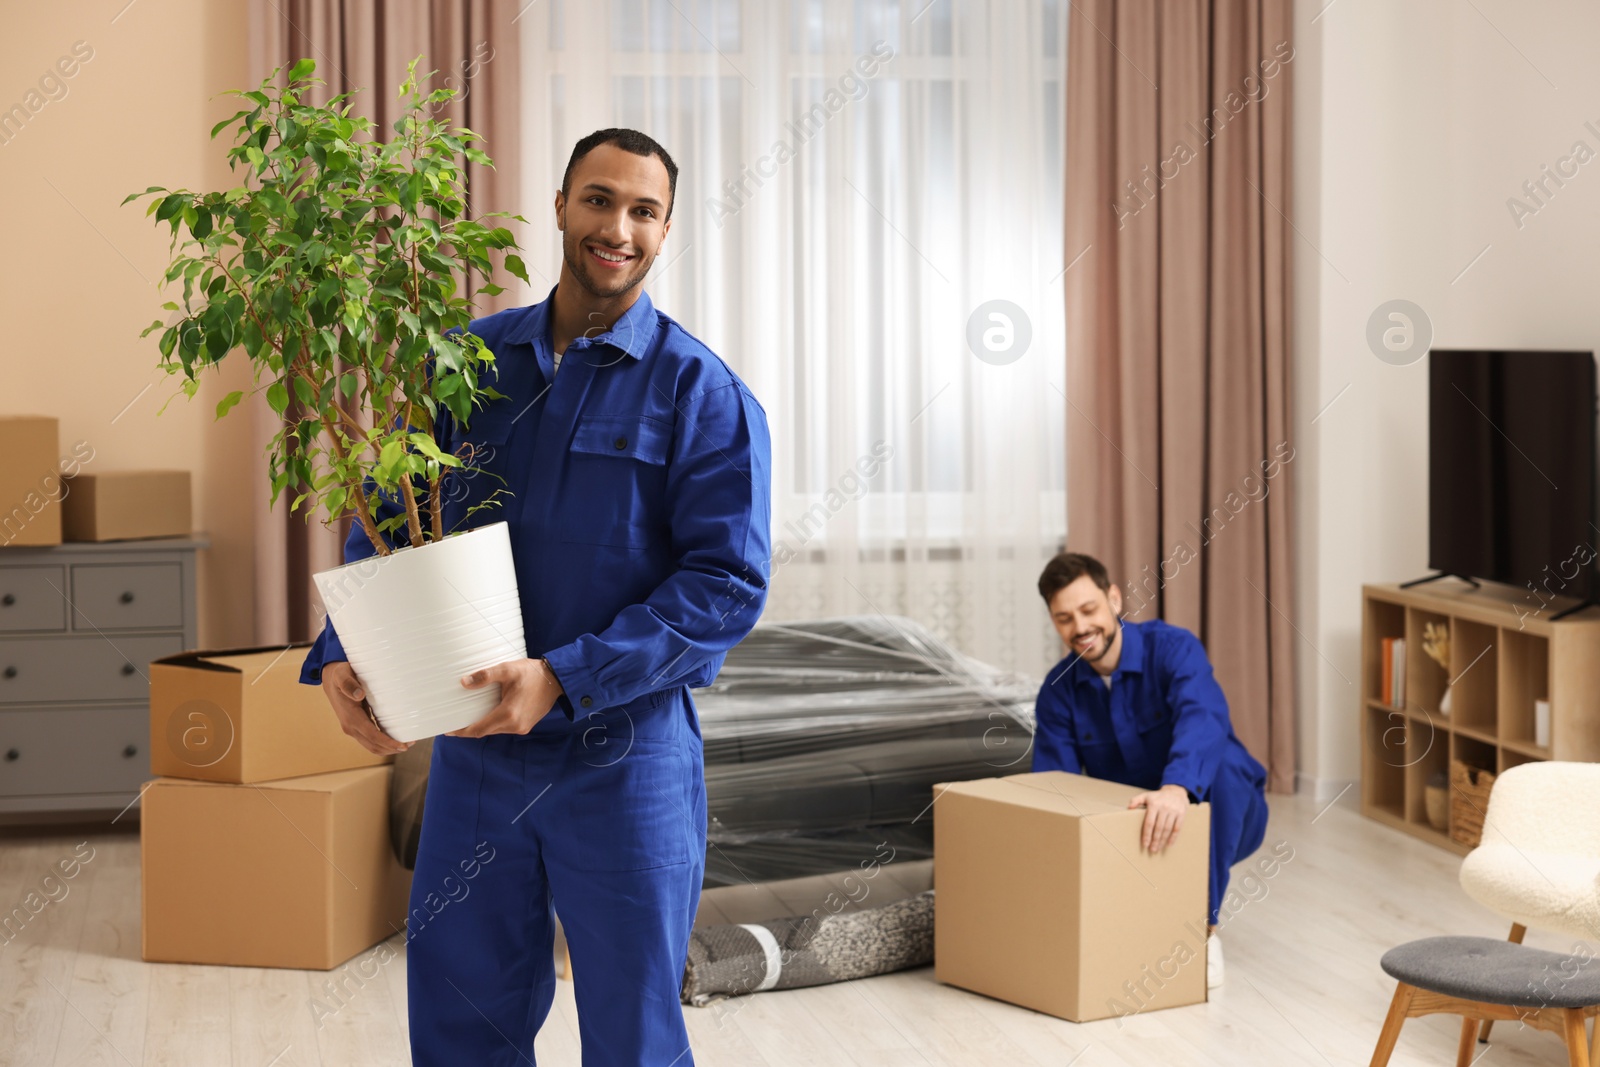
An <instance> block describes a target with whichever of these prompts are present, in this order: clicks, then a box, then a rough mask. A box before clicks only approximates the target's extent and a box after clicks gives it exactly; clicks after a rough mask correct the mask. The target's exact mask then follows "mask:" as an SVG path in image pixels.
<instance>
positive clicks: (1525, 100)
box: [1290, 0, 1600, 803]
mask: <svg viewBox="0 0 1600 1067" xmlns="http://www.w3.org/2000/svg"><path fill="white" fill-rule="evenodd" d="M1319 13H1320V15H1319ZM1313 19H1315V22H1313ZM1597 39H1600V7H1597V6H1596V5H1595V4H1593V3H1584V2H1579V0H1546V2H1541V3H1540V4H1538V5H1536V6H1535V5H1527V4H1520V3H1517V2H1516V0H1472V2H1471V3H1463V2H1461V0H1333V3H1332V4H1329V3H1328V0H1297V4H1296V27H1295V46H1296V57H1295V77H1296V83H1295V93H1296V94H1297V95H1296V100H1295V116H1294V117H1295V137H1296V145H1295V160H1294V163H1295V168H1296V172H1295V182H1294V195H1295V201H1296V202H1295V205H1294V207H1293V208H1292V210H1291V211H1290V215H1291V217H1292V218H1293V219H1294V220H1295V225H1296V227H1297V228H1298V230H1299V233H1300V235H1301V236H1300V237H1299V238H1298V239H1297V243H1296V249H1295V257H1294V270H1295V272H1296V293H1295V316H1296V322H1295V349H1296V352H1295V386H1294V387H1295V394H1296V395H1295V408H1296V410H1295V416H1296V418H1295V425H1296V426H1297V427H1298V431H1297V432H1298V433H1299V435H1300V438H1301V441H1302V442H1303V446H1304V454H1305V456H1306V459H1305V461H1304V463H1303V464H1302V463H1301V462H1298V461H1297V462H1296V469H1297V471H1298V473H1299V478H1300V481H1299V483H1298V486H1297V492H1298V496H1297V498H1296V504H1295V506H1296V513H1297V515H1296V517H1297V520H1298V528H1299V542H1298V550H1299V555H1298V560H1299V562H1298V569H1299V579H1300V582H1299V594H1300V595H1299V602H1298V604H1297V606H1296V615H1297V621H1296V625H1297V626H1298V628H1299V630H1300V632H1301V634H1302V638H1303V640H1302V641H1301V643H1300V646H1299V660H1298V664H1299V678H1300V683H1299V684H1300V700H1299V706H1300V717H1301V718H1300V722H1301V752H1300V768H1301V775H1302V782H1303V786H1302V787H1303V788H1308V787H1309V788H1313V789H1315V790H1316V791H1317V792H1319V793H1321V794H1322V795H1323V796H1326V797H1329V798H1331V797H1332V796H1333V795H1334V794H1335V793H1337V792H1338V791H1339V789H1340V788H1342V787H1343V785H1344V784H1345V783H1346V782H1350V781H1354V780H1355V779H1356V778H1357V777H1358V775H1359V758H1358V757H1359V751H1358V747H1357V740H1358V736H1359V735H1358V726H1357V723H1358V720H1357V717H1356V711H1357V705H1358V694H1357V691H1356V683H1357V680H1358V679H1357V672H1358V669H1359V662H1360V661H1359V647H1358V645H1359V636H1360V588H1361V584H1362V583H1363V582H1379V581H1394V580H1404V579H1406V578H1410V577H1416V576H1420V575H1422V574H1425V573H1427V438H1426V429H1427V361H1426V360H1421V361H1418V362H1416V363H1414V364H1412V365H1410V366H1404V367H1397V366H1391V365H1389V364H1386V363H1384V362H1382V361H1380V360H1379V359H1377V358H1376V357H1375V356H1374V355H1373V353H1372V352H1371V350H1370V349H1369V348H1368V347H1367V343H1366V339H1365V334H1366V325H1367V320H1368V317H1369V316H1370V315H1371V314H1372V312H1373V310H1374V309H1375V308H1377V306H1378V305H1379V304H1382V303H1383V302H1385V301H1387V300H1390V299H1394V298H1404V299H1408V300H1411V301H1413V302H1415V303H1416V304H1418V305H1420V306H1421V307H1422V308H1423V310H1424V311H1425V312H1426V313H1427V315H1428V317H1429V318H1430V319H1431V321H1432V325H1433V336H1434V340H1433V344H1434V347H1436V348H1454V347H1480V346H1504V347H1508V348H1582V349H1595V350H1600V62H1596V60H1595V59H1594V58H1593V45H1594V42H1595V41H1596V40H1597ZM1590 121H1592V122H1593V123H1594V129H1593V130H1591V129H1588V128H1586V127H1585V125H1584V124H1585V122H1590ZM1578 141H1582V142H1584V143H1585V144H1586V145H1587V148H1588V149H1589V150H1591V151H1592V152H1593V153H1594V159H1593V160H1592V161H1590V162H1588V163H1587V164H1586V165H1582V166H1578V167H1577V174H1576V176H1575V177H1572V178H1570V179H1565V181H1566V184H1565V186H1564V187H1562V188H1559V189H1557V188H1556V187H1555V186H1554V184H1553V183H1552V184H1550V185H1549V186H1548V188H1550V189H1551V190H1553V193H1554V195H1552V196H1550V197H1549V198H1548V199H1547V200H1546V203H1545V205H1544V206H1543V207H1540V208H1539V209H1538V211H1537V213H1536V214H1534V215H1532V216H1530V217H1525V218H1524V219H1522V225H1521V226H1520V228H1519V226H1518V224H1517V222H1516V221H1514V220H1513V218H1512V215H1511V213H1510V211H1509V210H1508V208H1507V200H1508V198H1511V197H1514V196H1516V197H1524V198H1525V194H1524V193H1523V190H1522V185H1523V183H1524V182H1525V181H1528V180H1537V179H1539V178H1541V177H1542V176H1543V174H1542V172H1541V169H1540V168H1541V165H1545V164H1548V165H1549V166H1550V167H1552V168H1555V167H1556V165H1557V161H1558V160H1559V159H1560V158H1562V157H1566V156H1568V155H1569V154H1570V153H1572V152H1573V150H1574V144H1575V142H1578ZM1530 203H1531V201H1530ZM1486 246H1487V248H1488V251H1487V252H1484V253H1483V255H1482V258H1480V259H1478V260H1477V262H1476V263H1475V264H1473V265H1472V266H1471V268H1470V269H1467V268H1468V264H1469V263H1472V261H1473V259H1474V257H1476V256H1478V255H1479V253H1480V252H1482V251H1483V250H1484V248H1485V247H1486ZM1463 270H1465V274H1463V273H1462V271H1463ZM1346 386H1348V387H1349V388H1348V390H1347V391H1345V392H1344V394H1343V395H1342V396H1340V397H1339V399H1337V400H1336V401H1334V398H1335V396H1337V395H1338V394H1339V393H1340V391H1341V390H1343V389H1345V387H1346ZM1330 401H1334V402H1333V403H1332V406H1331V407H1328V408H1327V410H1326V411H1323V408H1324V406H1325V405H1327V404H1328V403H1329V402H1330ZM1319 412H1322V414H1321V416H1320V417H1318V413H1319ZM1313 418H1316V420H1317V421H1316V422H1315V424H1312V419H1313ZM1354 796H1355V793H1354V791H1352V792H1351V793H1350V794H1348V795H1347V796H1346V798H1345V802H1346V803H1351V802H1353V800H1354Z"/></svg>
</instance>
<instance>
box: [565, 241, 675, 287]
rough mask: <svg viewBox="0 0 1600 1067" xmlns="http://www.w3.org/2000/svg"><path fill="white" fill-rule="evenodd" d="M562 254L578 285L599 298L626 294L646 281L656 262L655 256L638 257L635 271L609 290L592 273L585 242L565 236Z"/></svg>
mask: <svg viewBox="0 0 1600 1067" xmlns="http://www.w3.org/2000/svg"><path fill="white" fill-rule="evenodd" d="M561 254H562V256H563V257H564V258H565V259H566V261H567V267H568V268H569V269H571V271H572V276H573V277H574V278H576V279H578V284H579V285H581V286H583V288H584V290H585V291H586V292H587V293H588V294H589V295H590V296H598V297H613V296H621V295H622V294H623V293H626V292H627V291H628V290H629V289H632V288H633V287H634V286H636V285H638V284H639V283H641V282H643V281H644V276H645V275H646V274H649V273H650V268H651V267H652V266H653V265H654V264H655V261H656V257H655V256H654V255H652V256H651V257H650V258H649V259H646V258H644V257H643V256H639V257H637V263H636V264H635V266H634V269H633V270H631V271H629V272H628V273H627V275H625V276H624V277H622V278H618V279H617V280H616V281H615V282H613V283H612V285H611V288H609V289H608V288H606V287H605V286H603V285H602V284H601V283H600V280H599V279H597V278H596V277H595V276H594V275H593V274H592V273H591V271H592V270H593V267H592V265H591V264H590V263H589V255H588V253H587V252H585V251H584V250H583V242H582V241H580V240H579V239H578V238H576V237H571V236H568V235H565V234H563V235H562V241H561Z"/></svg>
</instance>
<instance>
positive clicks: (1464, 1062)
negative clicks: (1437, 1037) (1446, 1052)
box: [1456, 1015, 1478, 1067]
mask: <svg viewBox="0 0 1600 1067" xmlns="http://www.w3.org/2000/svg"><path fill="white" fill-rule="evenodd" d="M1477 1036H1478V1020H1476V1019H1474V1018H1471V1017H1470V1016H1466V1015H1463V1016H1462V1017H1461V1044H1460V1045H1459V1046H1458V1047H1457V1048H1456V1067H1472V1053H1473V1051H1474V1050H1475V1048H1476V1043H1475V1042H1474V1040H1473V1039H1474V1038H1475V1037H1477Z"/></svg>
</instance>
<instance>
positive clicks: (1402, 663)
mask: <svg viewBox="0 0 1600 1067" xmlns="http://www.w3.org/2000/svg"><path fill="white" fill-rule="evenodd" d="M1391 650H1392V652H1393V655H1394V666H1393V667H1392V668H1390V672H1389V673H1390V675H1391V676H1392V678H1393V680H1394V687H1393V688H1392V689H1390V690H1389V703H1390V704H1391V705H1393V706H1394V707H1397V708H1403V707H1405V704H1406V639H1405V638H1403V637H1397V638H1395V639H1394V644H1393V645H1392V646H1391Z"/></svg>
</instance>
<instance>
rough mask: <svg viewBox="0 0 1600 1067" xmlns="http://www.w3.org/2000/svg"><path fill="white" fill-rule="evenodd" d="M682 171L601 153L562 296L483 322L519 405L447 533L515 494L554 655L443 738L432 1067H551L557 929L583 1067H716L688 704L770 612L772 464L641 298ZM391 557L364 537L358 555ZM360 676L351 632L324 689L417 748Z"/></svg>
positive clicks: (654, 153)
mask: <svg viewBox="0 0 1600 1067" xmlns="http://www.w3.org/2000/svg"><path fill="white" fill-rule="evenodd" d="M677 173H678V171H677V167H676V165H675V164H674V163H673V162H672V159H671V157H670V156H668V155H667V153H666V151H665V150H664V149H662V147H661V146H660V145H659V144H657V143H656V142H655V141H653V140H651V139H650V138H649V137H647V136H645V135H644V134H641V133H638V132H636V131H633V130H615V129H613V130H601V131H599V132H597V133H594V134H591V135H590V136H588V137H586V138H584V139H583V140H582V141H580V142H578V144H577V146H576V147H575V148H574V149H573V152H572V157H571V160H570V162H569V163H568V165H567V171H566V174H565V176H564V177H563V179H562V185H561V190H560V192H559V193H557V195H556V198H555V215H556V223H557V225H558V227H559V228H560V229H561V232H562V251H563V259H564V262H563V264H562V267H561V275H560V279H559V281H558V283H557V285H556V287H555V289H554V290H553V291H552V292H551V294H550V295H549V296H548V297H547V298H546V299H545V300H544V302H542V303H539V304H535V305H533V306H531V307H526V308H517V309H514V310H510V311H504V312H500V313H498V314H495V315H491V316H489V317H487V318H484V319H480V320H478V321H476V322H474V323H473V325H472V331H473V332H474V333H475V334H477V335H479V336H481V337H482V338H483V339H484V341H485V343H486V344H487V346H488V347H489V349H490V350H492V351H493V352H494V353H495V356H496V363H495V367H496V371H495V380H494V381H493V384H494V386H495V388H496V389H498V390H499V392H501V393H503V394H505V396H506V399H505V400H497V401H494V402H492V403H490V405H489V406H488V407H486V408H485V409H483V410H482V411H480V412H478V413H476V414H475V415H473V417H472V419H471V425H470V428H462V427H459V426H454V425H442V426H441V428H440V430H439V437H440V439H441V440H440V444H441V446H442V447H443V448H444V449H445V450H446V451H449V452H457V453H458V454H463V455H465V454H467V453H468V450H469V449H470V450H473V451H474V452H475V454H476V455H477V456H478V460H477V461H476V462H477V464H478V465H479V466H480V467H481V468H482V471H481V472H480V473H479V474H478V475H477V476H476V477H472V478H468V479H465V480H463V481H462V482H460V483H458V484H457V485H456V487H455V488H456V489H457V490H458V491H457V492H455V493H453V494H452V496H451V497H450V500H451V503H450V505H449V507H448V508H447V509H446V521H447V526H448V528H451V529H459V528H464V527H463V524H462V523H463V517H464V516H465V515H466V512H467V509H468V508H469V507H472V506H474V505H476V504H478V503H481V502H482V501H483V499H484V498H485V497H486V496H487V495H488V493H489V492H490V490H491V487H504V488H505V489H508V490H509V491H510V494H511V495H510V496H509V497H507V496H505V495H502V496H501V497H500V500H501V501H502V504H501V506H500V507H498V508H490V509H485V510H483V511H479V512H477V513H476V514H475V515H474V520H475V522H476V523H484V522H493V521H500V520H504V521H506V522H507V523H509V525H510V529H511V538H512V553H513V558H514V561H515V566H516V572H517V585H518V589H519V591H520V594H521V599H522V608H523V624H524V627H525V632H526V638H527V644H528V649H529V651H530V652H531V653H534V654H535V655H536V656H537V658H531V659H526V660H521V661H517V662H513V663H506V664H501V665H499V666H496V667H491V668H489V669H487V670H484V671H480V672H477V673H476V674H475V675H472V676H469V677H468V678H465V679H463V680H462V684H464V685H467V686H469V687H479V686H486V685H495V684H498V685H499V686H500V701H499V703H498V704H497V705H496V706H495V708H494V709H493V710H492V711H490V712H489V713H488V715H486V716H485V717H484V718H483V719H482V720H481V721H480V722H478V723H476V724H474V725H472V726H470V727H467V728H465V729H462V730H457V731H454V732H452V733H450V734H447V735H444V736H440V737H438V738H436V739H435V741H434V746H433V756H432V763H431V765H430V771H429V781H428V791H427V801H426V806H425V811H424V814H423V821H422V832H421V838H420V841H419V844H418V851H417V862H416V872H415V876H414V881H413V885H412V892H411V902H410V907H411V911H410V915H411V916H412V920H413V921H409V922H408V924H407V925H408V931H407V979H408V994H409V1005H410V1029H411V1052H412V1062H413V1063H414V1064H418V1065H429V1067H432V1065H446V1064H447V1065H450V1067H457V1065H460V1064H473V1065H474V1067H478V1065H491V1064H508V1065H509V1064H531V1063H533V1044H534V1035H535V1034H536V1033H537V1032H538V1030H539V1027H540V1026H541V1025H542V1024H543V1022H544V1020H545V1018H546V1016H547V1015H548V1013H549V1011H550V1006H551V1002H552V1000H553V998H554V995H555V981H556V980H555V973H554V966H553V937H554V931H555V924H554V918H553V914H552V911H553V910H555V911H559V913H560V916H561V921H562V924H563V926H564V928H565V932H566V936H567V941H568V945H569V949H570V952H571V957H572V965H573V973H574V982H575V984H576V989H575V993H576V998H577V1006H578V1021H579V1031H580V1036H581V1039H582V1045H583V1062H584V1063H585V1064H586V1065H599V1064H604V1065H616V1067H623V1065H626V1067H644V1065H659V1067H666V1065H667V1064H673V1065H674V1067H689V1065H690V1064H692V1063H693V1062H694V1059H693V1056H692V1054H691V1053H690V1051H689V1042H688V1037H687V1034H686V1031H685V1028H684V1023H683V1012H682V1007H681V1005H680V1003H679V999H678V994H679V989H680V987H681V983H682V980H683V968H684V961H685V958H686V956H687V952H688V938H689V932H690V929H691V927H692V926H693V923H694V917H695V911H696V908H697V906H698V902H699V896H700V881H701V875H702V873H703V870H704V865H705V832H706V798H705V781H704V773H703V751H702V746H701V738H700V729H699V721H698V718H697V715H696V712H695V707H694V703H693V701H692V700H691V698H690V694H689V690H690V688H691V687H697V686H704V685H707V684H709V683H710V682H711V680H712V679H713V678H715V677H716V674H717V671H718V669H719V668H720V667H721V665H722V661H723V658H724V656H725V654H726V653H727V651H728V649H729V648H731V647H732V646H733V645H734V644H736V643H738V641H739V640H740V638H742V637H743V636H744V635H745V634H746V633H747V632H749V630H750V628H751V627H752V626H753V625H754V624H755V622H756V619H757V617H758V616H759V615H760V613H761V608H762V605H763V604H764V603H765V599H766V592H767V576H768V565H769V561H770V557H771V550H770V545H771V531H770V521H771V520H770V458H769V457H770V443H769V436H768V431H767V424H766V415H765V413H764V412H763V410H762V408H761V405H760V404H758V403H757V402H756V400H755V398H754V397H753V396H752V395H751V394H750V391H749V390H748V389H747V388H746V387H745V384H744V383H743V382H742V381H740V379H739V377H738V376H737V375H736V374H734V372H733V371H732V370H731V369H730V368H729V367H728V366H727V365H726V364H725V363H723V362H722V361H721V360H720V359H718V358H717V356H716V355H715V354H713V353H712V352H711V351H710V350H709V349H707V348H706V347H705V345H703V344H701V343H700V342H699V341H697V340H696V339H695V338H693V337H691V336H690V335H689V334H688V333H687V332H686V331H685V330H684V329H683V328H682V327H680V326H679V325H678V324H677V323H675V322H674V321H673V320H671V319H670V318H668V317H667V316H666V315H664V314H662V313H660V312H658V311H657V310H656V309H655V308H654V307H653V306H652V305H651V302H650V298H649V297H648V296H646V295H645V293H644V288H643V285H644V279H645V275H646V274H647V273H648V272H649V270H650V266H651V264H652V263H653V262H654V261H655V259H656V257H657V255H658V254H659V253H660V252H661V250H662V247H663V244H664V242H665V240H666V237H667V233H668V230H669V229H670V228H671V215H672V202H673V197H674V194H675V192H676V185H677ZM452 511H453V513H452ZM392 513H393V511H392V510H386V511H385V512H384V514H386V515H387V514H392ZM371 553H372V546H371V544H370V543H369V542H368V540H367V538H366V537H365V535H363V534H361V532H360V531H359V530H355V531H352V534H351V537H350V539H349V541H348V542H347V544H346V546H345V559H346V560H347V561H348V560H354V559H359V558H362V557H364V556H367V555H370V554H371ZM344 660H345V656H344V653H343V650H342V649H341V647H340V645H339V639H338V635H337V634H336V633H335V632H334V631H333V629H332V628H331V626H329V627H327V628H325V629H324V631H323V633H322V635H321V637H320V638H319V639H318V641H317V643H316V645H315V646H314V647H313V648H312V649H311V651H310V653H309V654H308V655H307V657H306V663H305V668H304V671H303V673H302V677H301V680H302V681H305V682H307V683H310V684H319V683H320V684H321V685H322V687H323V688H324V690H325V691H326V692H327V693H328V697H329V700H330V701H331V702H332V704H333V707H334V711H335V713H336V714H337V715H338V716H339V719H340V722H341V724H342V725H343V726H344V729H345V732H346V733H348V734H350V735H351V736H353V737H355V738H356V739H357V740H359V741H361V742H362V744H364V745H365V746H366V747H367V748H368V749H369V750H370V751H373V752H398V751H400V750H402V749H403V748H406V747H409V746H407V745H403V744H402V743H400V742H398V741H395V740H394V739H393V738H391V737H389V736H388V735H387V734H385V733H383V732H382V731H381V730H380V729H379V728H378V726H377V725H376V723H375V722H374V721H373V720H372V718H371V717H370V716H369V713H368V708H367V706H366V704H365V701H364V699H363V693H362V690H361V684H360V680H359V679H358V678H356V677H355V675H354V673H353V672H352V670H351V668H350V665H349V664H348V663H347V662H344ZM469 872H470V873H469ZM469 878H470V879H471V881H470V882H469V881H467V880H466V879H469ZM452 887H454V888H452ZM463 889H465V890H467V892H462V890H463Z"/></svg>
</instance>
